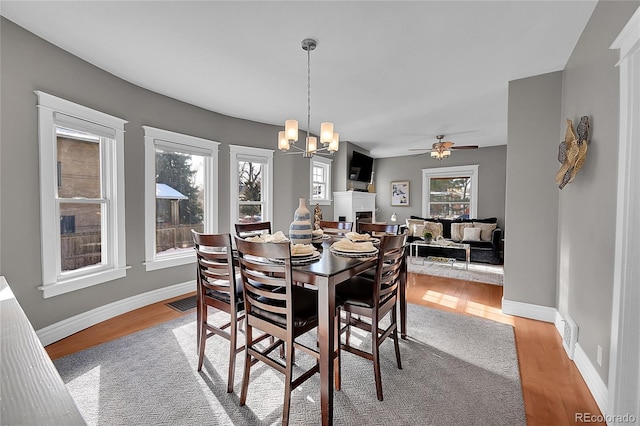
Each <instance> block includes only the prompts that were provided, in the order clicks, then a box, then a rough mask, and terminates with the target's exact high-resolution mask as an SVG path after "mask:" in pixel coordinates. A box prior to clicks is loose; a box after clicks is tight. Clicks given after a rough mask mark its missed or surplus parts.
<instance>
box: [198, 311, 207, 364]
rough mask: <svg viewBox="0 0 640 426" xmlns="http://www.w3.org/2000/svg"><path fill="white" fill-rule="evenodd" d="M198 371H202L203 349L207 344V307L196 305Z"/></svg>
mask: <svg viewBox="0 0 640 426" xmlns="http://www.w3.org/2000/svg"><path fill="white" fill-rule="evenodd" d="M197 317H198V319H197V323H198V371H202V363H203V361H204V347H205V345H206V342H207V327H206V325H207V306H206V305H204V306H200V305H198V313H197Z"/></svg>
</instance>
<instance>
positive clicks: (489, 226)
mask: <svg viewBox="0 0 640 426" xmlns="http://www.w3.org/2000/svg"><path fill="white" fill-rule="evenodd" d="M473 226H474V228H480V229H481V230H482V231H481V232H480V239H481V240H482V241H491V233H492V232H493V230H494V229H496V227H497V226H498V224H497V223H478V222H474V223H473Z"/></svg>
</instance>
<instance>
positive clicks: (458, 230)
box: [451, 223, 473, 241]
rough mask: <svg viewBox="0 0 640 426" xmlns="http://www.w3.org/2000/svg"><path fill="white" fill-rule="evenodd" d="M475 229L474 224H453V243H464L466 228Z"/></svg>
mask: <svg viewBox="0 0 640 426" xmlns="http://www.w3.org/2000/svg"><path fill="white" fill-rule="evenodd" d="M471 227H473V224H472V223H452V224H451V239H452V240H453V241H462V240H463V239H464V228H471Z"/></svg>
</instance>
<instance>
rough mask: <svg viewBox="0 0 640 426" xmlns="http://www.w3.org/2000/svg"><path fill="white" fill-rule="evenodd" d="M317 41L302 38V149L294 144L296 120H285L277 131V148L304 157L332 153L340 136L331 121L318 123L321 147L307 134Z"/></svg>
mask: <svg viewBox="0 0 640 426" xmlns="http://www.w3.org/2000/svg"><path fill="white" fill-rule="evenodd" d="M317 45H318V42H316V41H315V40H313V39H311V38H305V39H304V40H302V49H303V50H305V51H306V52H307V137H306V139H305V146H304V149H303V148H301V147H299V146H296V145H295V143H296V142H297V141H298V120H286V121H285V122H284V130H281V131H279V132H278V148H279V149H280V151H282V152H285V151H289V149H291V148H293V149H294V150H295V151H293V152H287V154H302V156H303V157H304V158H311V157H313V156H314V154H316V153H318V152H322V151H326V152H329V153H330V154H333V153H334V152H336V151H337V150H338V147H339V144H340V136H339V135H338V133H336V132H334V131H333V123H330V122H328V121H327V122H323V123H321V124H320V143H321V144H322V147H320V148H319V147H318V139H317V138H316V137H315V136H310V135H309V129H310V128H311V51H312V50H314V49H315V48H316V46H317Z"/></svg>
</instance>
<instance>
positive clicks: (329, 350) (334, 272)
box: [292, 238, 407, 425]
mask: <svg viewBox="0 0 640 426" xmlns="http://www.w3.org/2000/svg"><path fill="white" fill-rule="evenodd" d="M332 242H333V238H330V239H325V240H323V242H322V244H321V245H320V244H317V245H316V248H318V250H319V251H320V252H321V254H322V255H321V256H320V257H319V258H318V259H317V260H316V261H314V262H311V263H308V264H304V265H295V266H293V268H292V269H293V280H294V281H299V282H302V283H308V284H312V285H314V286H315V287H317V291H318V344H319V351H320V360H319V364H320V406H321V413H322V424H323V425H332V424H333V387H334V383H333V377H334V375H333V374H334V371H333V365H334V363H333V357H332V355H333V350H334V349H333V348H334V343H335V339H339V338H340V336H335V333H334V331H335V323H334V321H335V309H336V286H337V285H338V284H340V283H342V282H344V281H346V280H348V279H349V278H351V277H353V276H354V275H357V274H360V273H362V272H364V271H366V270H367V269H370V268H373V267H375V266H376V262H377V257H376V256H374V257H355V256H342V255H339V254H335V253H333V252H332V251H331V250H330V246H331V243H332ZM399 304H400V336H401V338H403V339H406V338H407V333H406V312H407V309H406V308H407V305H406V250H405V257H404V259H403V262H402V269H401V277H400V285H399Z"/></svg>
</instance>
